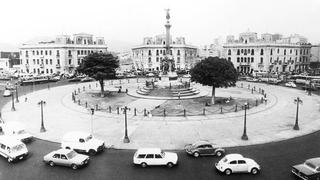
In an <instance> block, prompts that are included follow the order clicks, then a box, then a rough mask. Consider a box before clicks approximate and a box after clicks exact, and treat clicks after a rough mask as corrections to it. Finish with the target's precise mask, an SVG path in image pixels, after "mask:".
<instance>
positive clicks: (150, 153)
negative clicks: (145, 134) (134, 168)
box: [133, 148, 178, 168]
mask: <svg viewBox="0 0 320 180" xmlns="http://www.w3.org/2000/svg"><path fill="white" fill-rule="evenodd" d="M177 163H178V155H177V154H176V153H172V152H163V151H162V150H161V149H160V148H141V149H138V150H137V151H136V153H135V154H134V156H133V164H136V165H141V166H142V167H147V166H154V165H158V166H161V165H166V166H167V167H169V168H171V167H173V166H174V165H176V164H177Z"/></svg>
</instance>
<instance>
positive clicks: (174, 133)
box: [2, 82, 320, 149]
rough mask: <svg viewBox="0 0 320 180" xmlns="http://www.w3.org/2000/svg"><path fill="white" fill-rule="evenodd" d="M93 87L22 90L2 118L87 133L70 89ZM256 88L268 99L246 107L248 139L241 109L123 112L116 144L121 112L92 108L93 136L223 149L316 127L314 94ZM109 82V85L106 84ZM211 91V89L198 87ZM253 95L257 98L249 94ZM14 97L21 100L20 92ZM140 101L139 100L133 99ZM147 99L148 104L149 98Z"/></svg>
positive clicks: (57, 131) (239, 92) (55, 137)
mask: <svg viewBox="0 0 320 180" xmlns="http://www.w3.org/2000/svg"><path fill="white" fill-rule="evenodd" d="M88 84H91V87H92V88H93V87H96V86H95V84H96V83H95V82H90V83H85V84H75V85H67V86H62V87H55V88H51V89H50V90H47V89H45V90H40V91H37V92H34V93H31V94H27V95H26V96H27V97H28V102H23V101H20V103H17V104H15V105H16V111H11V103H8V104H6V105H5V106H4V108H3V109H2V117H3V119H4V121H6V122H7V121H20V122H22V123H23V124H24V125H25V127H26V130H27V131H28V132H30V133H32V134H33V135H34V136H36V137H38V138H40V139H46V140H50V141H55V142H60V140H61V137H62V136H63V134H65V133H66V132H69V131H74V130H77V131H87V132H90V131H91V115H90V113H89V111H88V110H87V109H85V108H84V107H81V106H78V105H77V104H76V103H73V102H72V100H71V99H72V98H71V92H73V91H74V90H75V89H78V88H80V89H82V87H83V86H86V87H88ZM247 84H248V83H244V86H243V87H247ZM250 84H251V85H252V86H256V88H263V89H265V91H266V93H267V97H268V101H269V102H268V103H267V104H266V105H259V106H257V107H254V108H252V109H249V110H247V134H248V137H249V140H248V141H243V140H241V135H242V132H243V117H244V111H239V112H234V113H226V114H214V115H208V116H187V117H165V118H164V117H151V118H150V117H143V116H133V114H132V112H131V114H129V115H128V133H129V138H130V143H128V144H124V143H123V142H122V139H123V135H124V115H123V114H122V113H120V114H119V115H117V114H109V113H106V112H99V111H96V112H95V115H94V116H93V134H94V135H95V136H96V137H97V138H101V139H103V140H104V141H105V142H106V144H107V146H113V147H115V148H121V149H122V148H124V149H136V148H140V147H160V148H163V149H182V148H183V147H184V145H185V144H187V143H192V142H194V141H197V140H209V141H212V142H214V143H216V144H219V145H221V146H223V147H230V146H244V145H251V144H259V143H267V142H271V141H279V140H284V139H288V138H293V137H296V136H301V135H305V134H308V133H311V132H314V131H317V130H319V129H320V121H319V120H320V109H319V108H320V97H319V96H315V95H313V96H308V95H307V94H306V93H305V92H303V91H299V90H295V89H291V88H285V87H279V86H273V85H264V84H254V83H250ZM107 86H109V84H108V85H107ZM122 86H123V88H131V89H133V90H134V89H135V88H136V87H137V84H135V83H132V84H122ZM198 88H202V89H203V90H205V91H207V92H211V91H210V90H211V87H198ZM216 94H217V96H226V97H229V96H230V94H231V96H232V97H237V96H241V97H244V96H252V94H251V92H250V91H249V90H248V89H245V88H228V89H224V88H221V89H217V90H216ZM254 95H255V96H261V95H257V94H254ZM297 96H299V97H300V98H301V99H302V100H303V105H300V109H299V125H300V130H299V131H295V130H292V128H293V125H294V122H295V113H296V104H294V98H296V97H297ZM20 99H21V100H22V99H24V96H21V97H20ZM40 100H45V101H46V105H45V106H44V125H45V128H46V129H47V132H45V133H40V121H41V119H40V107H39V106H38V104H37V103H38V102H39V101H40ZM139 101H140V102H139ZM149 101H150V102H149ZM141 103H143V105H144V106H150V108H152V107H153V106H155V104H157V103H158V102H157V103H155V102H154V100H147V99H144V100H143V102H142V101H141V100H137V101H136V102H132V103H131V104H136V105H141Z"/></svg>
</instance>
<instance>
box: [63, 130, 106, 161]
mask: <svg viewBox="0 0 320 180" xmlns="http://www.w3.org/2000/svg"><path fill="white" fill-rule="evenodd" d="M61 147H62V148H65V149H73V150H75V151H77V152H80V153H81V152H82V153H88V154H90V155H95V154H96V153H97V152H100V151H103V150H104V148H105V146H104V141H102V140H98V139H95V138H94V137H93V136H92V135H91V134H90V133H86V132H69V133H67V134H65V135H64V136H63V137H62V142H61Z"/></svg>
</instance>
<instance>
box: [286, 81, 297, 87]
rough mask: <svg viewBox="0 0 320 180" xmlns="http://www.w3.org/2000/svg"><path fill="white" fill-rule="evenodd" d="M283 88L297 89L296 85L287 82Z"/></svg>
mask: <svg viewBox="0 0 320 180" xmlns="http://www.w3.org/2000/svg"><path fill="white" fill-rule="evenodd" d="M285 86H287V87H293V88H296V87H297V85H296V84H295V83H294V82H287V83H286V84H285Z"/></svg>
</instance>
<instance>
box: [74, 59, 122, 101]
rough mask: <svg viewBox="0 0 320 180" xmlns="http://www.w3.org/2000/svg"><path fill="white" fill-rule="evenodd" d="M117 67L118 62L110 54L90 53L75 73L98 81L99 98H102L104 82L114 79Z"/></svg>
mask: <svg viewBox="0 0 320 180" xmlns="http://www.w3.org/2000/svg"><path fill="white" fill-rule="evenodd" d="M118 67H119V60H118V58H117V57H114V56H113V55H112V54H106V53H91V54H89V55H88V56H86V57H85V58H84V60H83V62H82V63H81V64H80V66H79V67H78V68H77V71H78V72H79V73H83V74H86V75H88V76H89V77H92V78H94V79H95V80H97V81H99V83H100V87H101V97H104V80H105V79H112V78H115V75H116V69H117V68H118Z"/></svg>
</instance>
